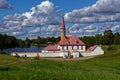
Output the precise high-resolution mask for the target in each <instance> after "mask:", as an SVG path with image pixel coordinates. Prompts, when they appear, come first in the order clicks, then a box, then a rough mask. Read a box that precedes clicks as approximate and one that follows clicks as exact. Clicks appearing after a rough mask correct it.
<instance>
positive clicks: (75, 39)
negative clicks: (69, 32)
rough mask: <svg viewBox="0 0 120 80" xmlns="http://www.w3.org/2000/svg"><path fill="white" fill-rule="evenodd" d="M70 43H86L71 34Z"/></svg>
mask: <svg viewBox="0 0 120 80" xmlns="http://www.w3.org/2000/svg"><path fill="white" fill-rule="evenodd" d="M69 43H70V44H71V45H84V43H83V42H82V41H81V40H80V39H79V38H78V37H77V36H71V37H70V38H69Z"/></svg>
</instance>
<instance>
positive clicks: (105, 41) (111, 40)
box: [0, 30, 120, 51]
mask: <svg viewBox="0 0 120 80" xmlns="http://www.w3.org/2000/svg"><path fill="white" fill-rule="evenodd" d="M80 39H81V40H82V41H83V42H84V43H85V44H86V46H87V47H89V46H92V45H112V44H116V45H119V44H120V33H119V32H116V33H114V34H113V32H112V31H111V30H105V31H104V33H103V34H97V35H95V36H84V37H80ZM59 40H60V37H40V36H38V37H37V39H31V40H30V39H29V38H26V39H25V40H21V39H17V38H15V37H13V36H8V35H6V34H4V35H3V34H0V51H1V50H3V49H7V48H14V47H30V46H47V45H50V44H57V43H58V42H59Z"/></svg>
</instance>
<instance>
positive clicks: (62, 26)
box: [61, 17, 65, 29]
mask: <svg viewBox="0 0 120 80" xmlns="http://www.w3.org/2000/svg"><path fill="white" fill-rule="evenodd" d="M61 29H65V22H64V17H63V18H62V24H61Z"/></svg>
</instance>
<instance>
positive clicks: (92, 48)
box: [87, 46, 97, 51]
mask: <svg viewBox="0 0 120 80" xmlns="http://www.w3.org/2000/svg"><path fill="white" fill-rule="evenodd" d="M96 48H97V46H91V47H90V48H88V49H87V51H94V50H95V49H96Z"/></svg>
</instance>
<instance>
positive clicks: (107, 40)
mask: <svg viewBox="0 0 120 80" xmlns="http://www.w3.org/2000/svg"><path fill="white" fill-rule="evenodd" d="M103 38H104V39H103V42H104V43H103V44H105V45H111V44H113V43H114V35H113V33H112V31H111V30H105V31H104V36H103Z"/></svg>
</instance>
